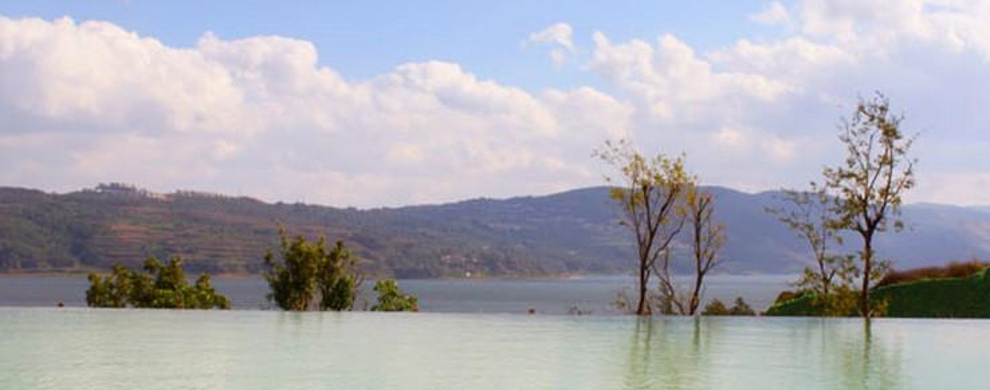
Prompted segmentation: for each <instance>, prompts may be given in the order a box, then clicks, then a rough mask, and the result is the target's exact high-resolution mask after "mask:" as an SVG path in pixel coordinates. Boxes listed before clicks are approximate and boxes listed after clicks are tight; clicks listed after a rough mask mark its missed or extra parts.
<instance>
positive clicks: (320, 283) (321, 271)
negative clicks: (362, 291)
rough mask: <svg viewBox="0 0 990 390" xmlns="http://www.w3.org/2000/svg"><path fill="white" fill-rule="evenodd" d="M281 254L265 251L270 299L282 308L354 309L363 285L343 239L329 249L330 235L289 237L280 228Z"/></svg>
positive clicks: (266, 278)
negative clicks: (316, 238) (311, 237)
mask: <svg viewBox="0 0 990 390" xmlns="http://www.w3.org/2000/svg"><path fill="white" fill-rule="evenodd" d="M279 237H280V239H281V245H280V247H279V256H278V257H277V258H276V256H275V255H274V254H273V253H272V252H271V251H268V252H267V253H266V254H265V266H267V267H268V271H267V272H266V273H265V280H266V281H268V285H269V286H270V287H271V291H270V292H269V293H268V299H269V300H271V301H274V302H275V303H276V304H277V305H278V307H279V308H281V309H282V310H291V311H305V310H309V308H310V306H311V305H315V306H316V307H317V308H318V309H319V310H335V311H340V310H350V309H351V308H352V307H353V306H354V300H355V298H356V296H357V289H358V287H359V286H360V284H361V278H360V275H359V274H358V273H357V269H356V264H355V261H354V259H353V258H352V257H351V253H350V252H349V251H347V250H346V249H345V248H344V244H343V243H342V242H339V241H338V242H337V244H336V245H335V246H334V247H333V248H332V249H329V248H327V243H326V238H320V239H319V240H317V241H315V242H310V241H307V240H306V238H305V237H303V236H301V235H299V236H296V237H294V238H289V236H288V235H287V234H286V233H285V230H284V229H279Z"/></svg>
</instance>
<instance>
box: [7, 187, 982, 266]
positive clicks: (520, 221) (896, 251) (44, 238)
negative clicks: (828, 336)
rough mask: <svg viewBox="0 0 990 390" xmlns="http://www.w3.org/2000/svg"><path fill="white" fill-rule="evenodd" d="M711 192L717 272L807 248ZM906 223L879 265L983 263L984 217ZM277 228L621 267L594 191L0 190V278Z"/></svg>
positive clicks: (380, 252)
mask: <svg viewBox="0 0 990 390" xmlns="http://www.w3.org/2000/svg"><path fill="white" fill-rule="evenodd" d="M709 190H710V191H712V192H713V193H714V195H715V197H716V199H717V203H716V219H718V220H719V221H720V222H721V223H724V224H725V225H727V232H728V243H727V245H726V247H725V250H724V256H723V258H724V259H725V266H724V267H723V268H721V271H724V272H731V273H745V272H764V273H788V272H796V271H797V270H799V269H800V267H801V266H802V259H805V258H806V257H807V251H806V250H805V248H804V246H803V245H802V244H801V242H799V241H798V240H796V239H795V236H794V234H793V233H791V232H789V231H787V230H786V229H785V228H784V227H783V226H782V225H781V224H780V223H778V222H776V221H775V220H773V218H771V217H770V216H769V215H767V214H766V212H765V211H764V209H765V208H766V207H767V206H771V205H774V204H775V202H776V194H775V193H773V192H767V193H759V194H747V193H743V192H738V191H733V190H730V189H725V188H718V187H710V188H709ZM904 216H905V219H906V222H907V224H908V229H907V230H906V231H905V232H903V233H900V234H897V235H885V236H883V237H881V238H880V241H879V243H878V244H879V245H878V247H879V253H880V255H881V256H882V257H884V258H889V259H892V260H893V261H894V265H895V266H896V267H898V268H912V267H920V266H925V265H931V264H930V263H929V261H931V260H930V259H968V258H972V257H977V258H990V211H987V210H984V209H981V208H965V207H955V206H939V205H910V206H908V207H906V208H905V212H904ZM279 224H283V225H284V226H286V228H287V229H288V230H289V231H290V232H292V233H303V234H305V235H307V236H310V237H317V236H320V235H325V236H326V237H328V238H329V239H331V240H337V239H340V240H344V241H345V242H346V243H347V245H348V246H349V247H350V248H353V249H354V251H355V252H356V253H357V255H358V256H359V257H360V258H361V259H362V264H363V267H364V268H365V269H366V270H368V271H370V272H373V273H377V274H392V275H397V276H400V277H426V278H429V277H459V276H463V275H465V274H466V273H468V272H470V273H471V274H472V275H486V276H534V275H553V274H562V273H615V272H630V271H631V269H632V267H631V265H632V262H631V261H629V259H631V258H632V250H631V247H630V241H629V238H628V237H627V232H626V231H625V230H624V229H623V228H622V227H620V226H618V224H617V223H616V212H615V208H614V206H613V205H612V204H611V203H610V201H609V200H608V199H607V189H606V188H604V187H596V188H586V189H579V190H574V191H568V192H564V193H559V194H553V195H548V196H538V197H518V198H511V199H504V200H495V199H475V200H468V201H463V202H457V203H450V204H440V205H428V206H410V207H399V208H383V209H370V210H358V209H353V208H335V207H325V206H315V205H305V204H284V203H274V204H271V203H265V202H261V201H258V200H255V199H251V198H245V197H227V196H220V195H214V194H204V193H195V192H176V193H172V194H167V195H162V194H153V193H150V192H147V191H142V190H139V189H136V188H133V187H129V186H124V185H101V186H98V187H97V188H95V189H91V190H84V191H78V192H73V193H68V194H51V193H45V192H41V191H36V190H30V189H22V188H2V187H0V272H23V271H36V270H42V271H55V270H84V269H106V268H108V267H109V266H110V265H111V264H114V263H123V264H128V265H132V266H137V265H139V264H140V263H141V262H143V260H144V258H145V257H146V256H149V255H154V256H158V257H168V256H172V255H181V256H183V257H184V258H186V259H187V264H188V266H189V267H190V268H191V269H193V270H194V271H199V270H206V271H211V272H256V271H258V270H259V269H260V268H261V265H262V262H261V259H262V256H263V254H264V252H265V250H266V249H269V248H274V247H275V245H277V239H278V234H277V231H278V226H279ZM849 242H854V240H849ZM681 249H686V248H684V247H683V245H681ZM849 250H850V251H851V250H852V248H849ZM681 252H682V255H683V254H684V253H683V252H684V251H683V250H682V251H681Z"/></svg>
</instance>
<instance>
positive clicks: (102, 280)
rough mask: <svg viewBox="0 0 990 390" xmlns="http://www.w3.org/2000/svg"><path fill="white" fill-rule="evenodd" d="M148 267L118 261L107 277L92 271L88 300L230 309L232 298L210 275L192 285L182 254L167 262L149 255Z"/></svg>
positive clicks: (108, 303) (98, 304)
mask: <svg viewBox="0 0 990 390" xmlns="http://www.w3.org/2000/svg"><path fill="white" fill-rule="evenodd" d="M144 270H145V272H139V271H132V270H130V269H127V268H125V267H122V266H120V265H115V266H113V268H112V271H111V274H110V275H107V276H105V277H101V276H100V275H97V274H95V273H92V274H90V275H89V282H90V287H89V289H88V290H87V291H86V304H87V305H89V306H91V307H116V308H123V307H128V306H130V307H135V308H156V309H213V308H217V309H230V300H229V299H227V297H226V296H223V295H221V294H218V293H217V292H216V290H215V289H214V288H213V285H212V283H211V281H210V276H209V275H206V274H203V275H201V276H200V277H199V278H198V279H197V280H196V283H195V285H193V286H190V285H189V282H188V280H187V279H186V275H185V271H184V270H183V269H182V259H181V258H179V257H175V258H173V259H172V260H171V261H170V262H169V264H168V265H167V266H165V265H162V264H161V263H160V262H158V260H157V259H155V258H154V257H151V258H148V260H147V261H146V262H145V265H144Z"/></svg>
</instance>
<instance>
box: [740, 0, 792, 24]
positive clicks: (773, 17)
mask: <svg viewBox="0 0 990 390" xmlns="http://www.w3.org/2000/svg"><path fill="white" fill-rule="evenodd" d="M749 18H750V19H751V20H753V21H754V22H757V23H762V24H768V25H774V24H784V23H787V22H789V21H790V18H791V15H790V13H789V12H787V8H786V7H784V5H783V4H780V2H777V1H775V2H773V3H770V7H768V8H767V9H765V10H763V11H761V12H759V13H755V14H752V15H750V16H749Z"/></svg>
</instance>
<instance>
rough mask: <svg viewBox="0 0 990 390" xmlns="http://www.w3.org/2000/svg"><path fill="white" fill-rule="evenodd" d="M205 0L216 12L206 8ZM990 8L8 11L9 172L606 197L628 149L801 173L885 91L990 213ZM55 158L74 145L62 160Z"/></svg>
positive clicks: (911, 2) (666, 5)
mask: <svg viewBox="0 0 990 390" xmlns="http://www.w3.org/2000/svg"><path fill="white" fill-rule="evenodd" d="M200 3H202V4H200ZM987 20H990V1H986V0H973V1H968V0H967V1H962V0H939V1H935V0H902V1H897V2H889V1H884V0H794V1H781V2H777V1H732V2H714V1H710V2H709V1H702V2H666V1H661V2H657V1H652V2H645V1H644V2H628V1H627V2H600V3H588V2H564V1H539V2H508V1H500V2H489V3H478V2H460V1H458V2H455V1H433V2H391V3H390V2H337V3H335V2H316V1H283V2H278V3H275V2H264V3H263V2H252V1H236V2H234V1H211V2H164V1H159V2H149V1H103V0H100V1H36V2H10V1H0V69H2V70H3V72H0V165H2V166H4V167H5V169H3V170H0V185H8V186H25V187H34V188H41V189H45V190H51V191H71V190H76V189H79V188H83V187H91V186H93V185H95V184H97V183H99V182H128V183H133V184H136V185H138V186H141V187H146V188H149V189H152V190H155V191H162V192H167V191H173V190H176V189H192V190H203V191H214V192H220V193H230V194H243V195H251V196H256V197H259V198H262V199H265V200H270V201H276V200H281V201H306V202H313V203H323V204H333V205H341V206H360V207H375V206H382V205H403V204H416V203H433V202H443V201H453V200H460V199H465V198H471V197H479V196H488V197H508V196H517V195H533V194H545V193H551V192H556V191H562V190H567V189H572V188H577V187H583V186H590V185H600V184H602V177H603V175H606V174H609V171H608V168H607V167H604V166H602V164H600V163H599V162H597V161H596V160H595V159H593V158H591V153H592V151H593V150H594V149H595V148H598V147H600V146H601V145H602V144H603V143H604V142H605V140H616V139H620V138H623V139H629V140H631V141H633V142H634V143H635V144H636V145H637V146H638V147H639V148H640V149H642V150H643V151H644V152H646V153H651V154H652V153H666V154H681V153H684V154H686V155H687V157H688V168H689V169H690V170H691V171H692V172H694V173H695V174H696V175H698V176H699V178H700V179H701V181H702V182H704V183H706V184H715V185H724V186H728V187H732V188H736V189H740V190H745V191H762V190H770V189H777V188H781V187H801V186H804V185H806V184H807V183H808V182H809V181H811V180H815V179H817V178H818V177H819V176H820V172H821V169H822V167H823V166H826V165H834V164H836V163H838V162H840V161H841V158H842V155H841V153H842V150H841V148H840V147H839V144H838V142H837V141H836V125H837V123H838V122H839V119H840V118H841V117H842V116H843V115H847V114H848V113H849V112H850V109H851V107H853V106H854V105H855V104H856V101H857V99H858V98H860V97H863V96H870V95H871V94H872V93H873V91H877V90H879V91H883V92H884V93H885V94H886V95H887V96H888V97H889V98H890V99H891V102H892V105H893V107H894V109H895V110H896V111H898V112H902V113H904V114H905V115H906V118H907V119H906V121H905V122H904V127H905V129H904V130H905V131H906V132H907V133H908V134H917V135H918V140H917V142H916V145H915V147H914V149H913V150H912V153H913V154H914V155H915V156H916V157H918V158H919V159H920V164H919V166H918V175H919V185H918V187H917V188H916V189H915V190H913V191H912V192H911V193H910V194H909V196H908V200H909V201H915V202H939V203H951V204H990V153H987V151H988V150H990V110H986V102H987V101H990V77H987V75H988V74H990V24H988V23H986V21H987ZM52 150H58V151H59V153H51V151H52Z"/></svg>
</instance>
